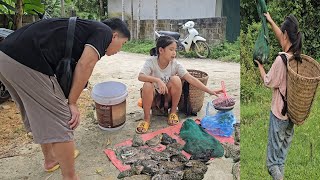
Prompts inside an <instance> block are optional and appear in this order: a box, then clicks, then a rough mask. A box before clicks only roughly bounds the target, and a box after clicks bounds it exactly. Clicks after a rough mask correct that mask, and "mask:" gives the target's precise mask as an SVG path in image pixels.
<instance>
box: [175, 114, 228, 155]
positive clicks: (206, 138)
mask: <svg viewBox="0 0 320 180" xmlns="http://www.w3.org/2000/svg"><path fill="white" fill-rule="evenodd" d="M180 137H181V138H182V139H183V140H184V141H185V142H186V144H185V145H184V147H183V150H184V151H186V152H187V153H189V154H192V155H201V154H206V155H207V156H209V157H222V156H223V154H224V149H223V147H222V145H221V143H220V142H219V141H218V140H217V139H215V138H214V137H212V136H211V135H210V134H208V133H207V132H206V131H205V130H203V128H201V127H200V126H199V125H198V124H197V123H195V121H194V120H192V119H187V120H186V121H185V122H184V123H183V124H182V127H181V129H180ZM208 152H209V154H208Z"/></svg>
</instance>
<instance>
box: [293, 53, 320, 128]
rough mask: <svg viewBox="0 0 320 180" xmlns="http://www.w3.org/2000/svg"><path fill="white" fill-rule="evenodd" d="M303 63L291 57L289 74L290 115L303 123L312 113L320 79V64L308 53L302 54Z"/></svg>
mask: <svg viewBox="0 0 320 180" xmlns="http://www.w3.org/2000/svg"><path fill="white" fill-rule="evenodd" d="M301 58H302V63H300V62H298V61H296V60H294V59H289V61H288V65H287V67H288V74H287V101H288V117H289V118H290V119H291V121H292V122H293V123H294V124H297V125H301V124H303V123H304V122H305V120H306V119H307V118H308V116H309V114H310V110H311V107H312V102H313V100H314V98H315V97H316V92H317V87H318V84H319V81H320V65H319V63H318V62H317V61H315V60H314V59H313V58H311V57H310V56H307V55H303V54H301Z"/></svg>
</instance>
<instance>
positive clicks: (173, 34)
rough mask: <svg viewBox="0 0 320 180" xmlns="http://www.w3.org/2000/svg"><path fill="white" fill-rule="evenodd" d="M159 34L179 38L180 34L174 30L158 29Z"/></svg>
mask: <svg viewBox="0 0 320 180" xmlns="http://www.w3.org/2000/svg"><path fill="white" fill-rule="evenodd" d="M158 33H159V34H161V35H167V36H172V37H173V38H174V39H176V40H179V38H180V34H179V33H178V32H173V31H158Z"/></svg>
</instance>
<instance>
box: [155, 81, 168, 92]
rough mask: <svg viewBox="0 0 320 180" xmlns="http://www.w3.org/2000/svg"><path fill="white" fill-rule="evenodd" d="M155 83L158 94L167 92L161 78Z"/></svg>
mask: <svg viewBox="0 0 320 180" xmlns="http://www.w3.org/2000/svg"><path fill="white" fill-rule="evenodd" d="M157 84H158V88H159V93H160V94H168V88H167V85H166V84H165V83H164V82H163V81H161V79H159V80H158V82H157Z"/></svg>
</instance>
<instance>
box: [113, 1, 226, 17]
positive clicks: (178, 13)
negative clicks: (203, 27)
mask: <svg viewBox="0 0 320 180" xmlns="http://www.w3.org/2000/svg"><path fill="white" fill-rule="evenodd" d="M216 1H221V0H197V1H195V0H158V19H192V18H211V17H216V16H217V15H218V16H219V15H220V16H221V7H222V2H220V4H221V5H219V6H217V7H216ZM108 2H109V5H108V11H109V13H121V12H122V0H108ZM138 2H139V0H133V13H134V19H137V12H138ZM124 3H125V13H126V14H127V15H129V16H131V0H124ZM217 8H219V9H217ZM154 16H155V0H142V3H141V10H140V19H141V20H145V19H154Z"/></svg>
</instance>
